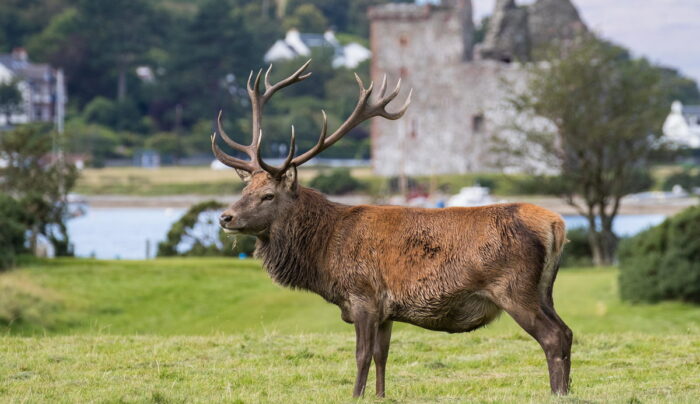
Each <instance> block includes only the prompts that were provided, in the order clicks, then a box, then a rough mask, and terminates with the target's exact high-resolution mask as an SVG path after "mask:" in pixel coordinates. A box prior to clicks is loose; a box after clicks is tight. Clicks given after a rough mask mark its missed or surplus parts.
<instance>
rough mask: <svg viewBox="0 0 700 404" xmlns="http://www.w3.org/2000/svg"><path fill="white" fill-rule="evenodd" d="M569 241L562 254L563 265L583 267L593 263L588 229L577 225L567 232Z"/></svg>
mask: <svg viewBox="0 0 700 404" xmlns="http://www.w3.org/2000/svg"><path fill="white" fill-rule="evenodd" d="M566 238H567V239H569V242H568V243H566V245H565V246H564V253H563V254H562V256H561V266H562V267H581V266H591V265H593V252H592V251H591V244H590V243H589V241H588V229H587V228H586V227H577V228H575V229H571V230H569V231H568V232H566Z"/></svg>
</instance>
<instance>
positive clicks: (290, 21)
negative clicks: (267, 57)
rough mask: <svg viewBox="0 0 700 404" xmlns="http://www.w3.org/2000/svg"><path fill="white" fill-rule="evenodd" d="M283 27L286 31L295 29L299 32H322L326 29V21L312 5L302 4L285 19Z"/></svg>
mask: <svg viewBox="0 0 700 404" xmlns="http://www.w3.org/2000/svg"><path fill="white" fill-rule="evenodd" d="M284 25H285V27H286V28H287V29H291V28H296V29H297V30H299V31H301V32H323V31H325V30H326V28H328V21H327V20H326V17H324V16H323V13H321V11H320V10H319V9H318V8H316V7H315V6H314V5H313V4H303V5H300V6H299V7H297V8H296V9H295V10H294V12H293V13H292V14H291V15H290V16H289V17H287V18H285V20H284Z"/></svg>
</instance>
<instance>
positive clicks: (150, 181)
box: [75, 167, 371, 196]
mask: <svg viewBox="0 0 700 404" xmlns="http://www.w3.org/2000/svg"><path fill="white" fill-rule="evenodd" d="M319 170H320V169H319V168H315V167H312V168H303V169H300V170H299V179H300V180H301V181H302V182H304V183H308V181H310V180H311V179H312V178H313V177H315V176H316V175H317V174H318V172H319ZM352 174H353V176H356V177H358V178H367V177H370V176H371V171H370V169H369V168H354V169H353V170H352ZM242 188H243V183H242V182H241V181H240V179H239V178H238V176H237V175H236V174H235V173H234V172H233V170H212V169H210V168H209V167H161V168H155V169H152V168H140V167H108V168H87V169H84V170H82V171H81V175H80V178H79V179H78V182H77V184H76V187H75V192H77V193H81V194H86V195H110V194H114V195H141V196H161V195H182V194H196V195H197V194H198V195H221V194H229V193H233V192H238V191H240V190H241V189H242Z"/></svg>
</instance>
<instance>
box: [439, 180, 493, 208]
mask: <svg viewBox="0 0 700 404" xmlns="http://www.w3.org/2000/svg"><path fill="white" fill-rule="evenodd" d="M492 203H496V201H494V200H493V198H491V194H490V190H489V188H487V187H482V186H478V185H476V186H473V187H464V188H462V189H461V190H460V191H459V193H457V194H456V195H453V196H451V197H450V198H449V199H448V200H447V203H446V206H447V207H448V208H451V207H455V206H483V205H490V204H492Z"/></svg>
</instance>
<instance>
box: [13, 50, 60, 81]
mask: <svg viewBox="0 0 700 404" xmlns="http://www.w3.org/2000/svg"><path fill="white" fill-rule="evenodd" d="M0 64H2V65H4V66H5V67H7V68H8V69H10V70H11V71H12V73H14V74H16V75H18V76H21V77H23V78H25V79H30V80H49V78H50V77H51V66H49V65H47V64H44V63H31V62H29V61H28V60H26V59H20V58H17V57H15V56H14V55H12V54H0Z"/></svg>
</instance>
